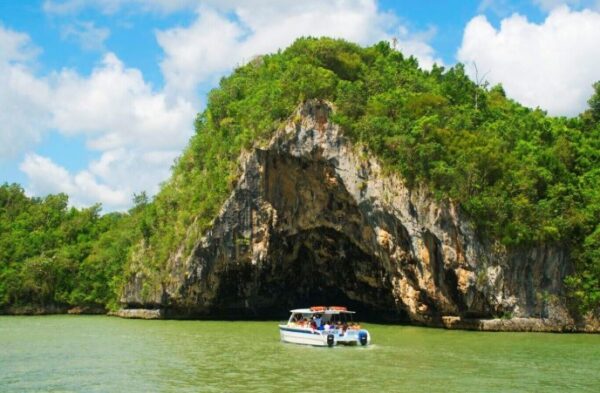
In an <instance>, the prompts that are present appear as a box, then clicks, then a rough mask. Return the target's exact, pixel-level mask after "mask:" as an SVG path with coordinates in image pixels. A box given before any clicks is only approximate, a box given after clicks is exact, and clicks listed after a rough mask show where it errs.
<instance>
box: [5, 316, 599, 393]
mask: <svg viewBox="0 0 600 393" xmlns="http://www.w3.org/2000/svg"><path fill="white" fill-rule="evenodd" d="M366 328H367V329H369V331H370V332H371V334H372V337H373V345H371V346H369V347H335V348H313V347H307V346H299V345H293V344H283V343H281V342H280V341H279V333H278V330H277V323H276V322H206V321H140V320H123V319H117V318H109V317H87V316H46V317H0V392H28V391H44V392H45V391H60V392H116V391H128V392H232V391H244V392H268V391H283V392H296V391H307V390H308V391H311V392H320V391H327V392H336V393H337V392H364V391H379V392H401V391H402V392H412V391H429V392H432V391H440V392H442V391H443V392H455V391H460V392H501V391H503V392H504V391H542V392H550V391H555V392H564V391H578V392H581V391H589V392H597V391H600V372H599V371H598V370H600V335H582V334H578V335H559V334H540V333H480V332H462V331H446V330H439V329H427V328H417V327H406V326H390V325H367V326H366Z"/></svg>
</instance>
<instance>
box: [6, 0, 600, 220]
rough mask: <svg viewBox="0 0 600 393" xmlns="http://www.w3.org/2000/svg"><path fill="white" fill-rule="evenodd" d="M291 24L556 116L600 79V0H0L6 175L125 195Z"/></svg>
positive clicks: (39, 185) (160, 174)
mask: <svg viewBox="0 0 600 393" xmlns="http://www.w3.org/2000/svg"><path fill="white" fill-rule="evenodd" d="M301 35H317V36H318V35H329V36H336V37H342V38H346V39H349V40H352V41H356V42H358V43H360V44H363V45H369V44H372V43H375V42H377V41H379V40H390V39H391V38H392V37H396V38H397V39H398V42H399V49H400V50H401V51H403V52H405V53H408V54H412V55H414V56H415V57H417V59H419V62H420V64H421V65H422V66H423V67H424V68H429V67H431V65H432V64H433V63H434V62H437V63H442V64H443V65H445V66H452V65H453V64H455V63H456V62H457V61H460V62H463V63H465V64H466V65H467V69H468V70H469V72H473V66H472V65H473V63H476V64H477V65H478V68H479V69H480V70H483V71H484V72H487V76H486V78H487V79H488V80H489V82H490V83H492V84H495V83H502V84H503V85H504V87H505V89H506V91H507V93H508V94H509V95H510V96H511V97H513V98H515V99H518V100H519V101H521V102H523V103H525V104H526V105H529V106H532V107H537V106H539V107H541V108H542V109H544V110H547V111H548V112H549V113H550V114H552V115H565V116H573V115H576V114H578V113H579V112H581V111H582V110H583V109H585V105H586V103H585V101H586V100H587V98H588V97H589V96H590V95H591V84H592V83H593V82H594V81H595V80H599V79H600V71H599V70H600V49H599V48H600V45H598V44H597V43H598V42H600V0H566V1H560V0H498V1H490V0H479V1H470V0H469V1H466V0H465V1H434V0H425V1H409V0H397V1H394V0H381V1H375V0H336V1H320V0H306V1H304V2H298V1H291V0H282V1H278V2H272V1H267V0H247V1H234V0H221V1H217V0H87V1H84V0H46V1H8V0H0V182H18V183H20V184H22V185H23V186H24V188H25V189H26V191H27V192H28V193H29V194H30V195H38V196H43V195H45V194H47V193H56V192H66V193H67V194H69V195H70V197H71V201H72V203H73V204H74V205H76V206H86V205H89V204H92V203H94V202H101V203H102V204H103V206H104V207H105V211H110V210H122V209H126V208H127V207H128V206H130V203H131V196H132V194H133V193H134V192H140V191H142V190H146V191H148V192H150V193H151V194H153V193H155V192H156V191H157V190H158V187H159V183H160V182H161V181H164V180H165V179H166V178H167V177H168V175H169V167H170V165H171V164H172V162H173V159H174V158H175V157H176V156H177V155H178V154H179V152H180V151H181V150H182V149H183V148H184V147H185V145H186V142H187V140H188V139H189V137H190V135H191V133H192V122H193V119H194V116H195V114H196V113H197V112H198V111H200V110H202V108H203V105H204V100H205V96H206V92H207V91H208V90H209V89H210V88H212V87H214V86H215V85H216V83H217V82H218V80H219V78H220V77H221V76H223V75H226V74H227V73H228V72H230V71H231V69H232V68H233V67H235V65H237V64H241V63H243V62H245V61H247V60H248V59H249V58H251V57H252V56H253V55H256V54H259V53H264V52H271V51H274V50H277V49H278V48H281V47H285V46H287V45H288V44H289V43H291V42H292V41H293V40H294V39H295V38H296V37H298V36H301Z"/></svg>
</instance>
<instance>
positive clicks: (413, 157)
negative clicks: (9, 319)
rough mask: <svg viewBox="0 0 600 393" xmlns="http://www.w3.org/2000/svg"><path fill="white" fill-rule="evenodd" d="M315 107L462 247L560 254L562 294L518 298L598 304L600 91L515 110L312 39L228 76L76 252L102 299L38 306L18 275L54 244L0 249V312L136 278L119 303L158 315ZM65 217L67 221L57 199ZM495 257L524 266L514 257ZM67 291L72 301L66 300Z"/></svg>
mask: <svg viewBox="0 0 600 393" xmlns="http://www.w3.org/2000/svg"><path fill="white" fill-rule="evenodd" d="M311 99H319V100H325V101H327V102H330V103H331V105H332V108H334V110H333V112H332V113H331V115H330V117H331V119H330V120H329V119H328V120H327V121H328V122H329V121H331V122H332V123H333V124H335V125H336V126H337V127H339V129H340V130H341V131H342V132H343V135H344V138H347V140H348V142H349V143H350V144H351V146H353V149H356V150H357V151H359V152H361V151H362V152H363V153H362V154H364V155H365V156H366V157H374V158H376V161H377V164H378V165H380V166H381V171H380V174H379V175H378V176H380V177H381V178H384V177H385V178H387V177H393V176H397V177H398V178H399V179H401V181H402V184H403V187H406V189H407V190H412V191H415V192H416V191H417V190H425V191H423V192H424V193H426V194H427V198H426V199H427V201H429V203H430V204H438V205H440V206H443V205H448V206H454V207H456V208H457V209H458V211H459V212H460V215H461V217H464V219H461V222H462V221H465V222H467V221H468V223H469V227H472V231H471V232H470V233H471V235H470V236H471V237H470V238H469V239H468V241H469V242H470V243H472V244H473V243H477V244H482V245H487V246H486V247H489V249H497V250H498V249H499V250H501V253H502V254H503V255H511V253H512V254H513V255H522V256H523V255H528V251H527V250H532V249H549V248H551V249H553V250H557V251H556V253H560V255H563V257H560V258H559V259H560V260H561V261H563V262H561V263H562V264H563V266H562V269H563V270H565V275H566V277H563V278H561V280H560V282H559V283H558V284H560V286H561V288H555V289H556V291H554V292H553V293H549V292H545V291H544V290H542V289H541V288H539V291H537V292H539V293H533V295H531V294H529V295H527V296H529V297H531V296H533V297H534V298H535V297H539V299H538V300H537V303H540V302H543V303H547V302H548V297H549V296H550V295H553V296H560V297H561V298H564V300H565V301H566V302H567V303H568V308H569V310H570V312H572V313H573V312H575V311H576V310H578V311H579V312H580V313H585V312H588V311H590V310H595V309H596V310H597V308H598V305H599V303H600V254H599V252H598V250H600V224H599V223H600V192H599V191H598V189H597V185H598V184H600V165H599V161H598V160H599V158H600V157H599V156H600V106H599V103H600V85H598V84H597V85H596V94H595V95H594V97H592V98H591V99H590V109H589V110H588V111H586V112H584V113H582V114H581V115H580V116H579V117H577V118H571V119H567V118H553V117H549V116H547V115H546V114H545V113H544V112H543V111H541V110H539V109H530V108H526V107H523V106H521V105H519V104H518V103H517V102H514V101H512V100H510V99H509V98H507V97H506V95H505V93H504V91H503V89H502V87H501V86H494V87H491V88H487V86H477V85H475V84H474V83H473V82H471V81H470V80H469V79H468V77H467V76H466V75H465V70H464V67H463V66H462V65H457V66H455V67H453V68H451V69H449V70H445V69H443V68H440V67H434V68H433V69H432V70H431V71H423V70H421V69H420V68H419V67H418V64H417V62H416V60H415V59H414V58H405V57H404V56H403V55H402V54H401V53H399V52H397V51H395V50H392V49H391V48H390V47H389V45H388V44H387V43H380V44H377V45H375V46H372V47H368V48H362V47H359V46H357V45H354V44H351V43H348V42H345V41H341V40H331V39H311V38H306V39H300V40H298V41H296V42H295V43H294V44H293V45H292V46H290V47H289V48H287V49H286V50H285V51H282V52H280V53H276V54H272V55H266V56H260V57H256V58H255V59H253V60H252V61H251V62H250V63H249V64H247V65H245V66H243V67H240V68H238V69H236V70H235V71H234V72H233V74H232V75H231V76H229V77H227V78H224V79H223V80H222V81H221V83H220V86H219V88H217V89H215V90H213V91H212V92H211V93H210V95H209V99H208V103H207V108H206V110H205V111H204V112H203V113H201V114H199V115H198V117H197V119H196V122H195V127H196V134H195V135H194V136H193V137H192V139H191V141H190V144H189V146H188V147H187V149H186V150H185V151H184V152H183V154H182V156H181V157H180V158H179V159H178V160H177V162H176V163H175V165H174V167H173V174H172V177H171V179H170V180H169V181H168V182H166V183H165V184H164V185H163V186H162V188H161V191H160V192H159V194H158V195H157V196H156V197H155V198H154V200H153V201H152V202H150V203H148V202H146V201H145V200H142V201H138V202H139V203H138V204H137V205H136V208H134V209H133V210H132V212H130V214H129V215H127V216H125V217H123V218H122V221H123V222H122V223H120V224H114V229H111V228H106V229H105V231H106V232H105V233H104V232H103V234H101V235H100V234H95V235H94V239H95V241H96V243H95V244H94V243H92V244H91V245H90V247H91V248H89V250H91V251H89V250H88V252H86V253H85V255H84V254H82V255H76V256H73V257H72V260H73V266H72V267H71V268H69V269H71V270H69V269H66V268H65V269H66V270H65V271H66V272H67V273H65V275H67V276H68V275H69V273H68V272H72V274H79V271H81V270H82V269H83V266H85V263H86V262H85V261H91V262H87V263H88V264H90V263H91V264H93V265H94V266H95V267H94V269H96V270H97V271H102V272H107V275H104V276H102V275H100V276H98V277H99V278H98V281H99V283H98V285H99V286H100V287H102V288H104V289H103V290H104V291H105V290H106V289H107V284H106V282H107V281H110V282H112V283H113V284H111V285H110V286H109V287H108V293H110V295H106V294H104V295H102V296H100V295H98V296H96V297H88V298H87V299H83V298H82V297H81V296H79V297H78V296H76V295H73V294H74V293H75V294H76V293H77V292H76V289H75V288H76V286H77V284H76V283H77V282H79V281H77V280H76V281H75V283H72V284H68V283H67V284H58V286H57V287H56V288H55V289H54V290H50V291H46V292H43V293H44V295H43V297H39V296H38V297H36V296H33V295H31V294H30V292H27V291H26V290H24V289H22V288H21V289H19V288H18V287H19V285H21V284H20V283H21V281H20V280H21V279H20V278H19V277H22V275H24V274H26V273H27V272H28V270H27V269H32V268H31V267H29V266H30V265H31V263H32V262H30V261H31V260H32V258H36V257H38V256H39V255H49V254H55V253H56V250H58V249H60V247H59V246H57V245H56V244H54V243H53V244H48V245H46V246H43V247H41V248H39V249H36V250H37V251H33V253H21V254H19V253H17V252H16V251H14V252H8V253H6V252H5V254H6V255H3V256H2V259H0V269H1V273H0V274H2V282H3V283H6V282H15V284H14V285H15V287H14V288H13V287H10V288H8V289H7V286H6V284H3V285H4V287H0V306H3V307H4V308H8V307H10V306H12V305H16V304H40V303H41V304H55V303H56V304H61V305H71V306H73V305H81V304H86V305H95V306H105V305H107V304H109V303H112V304H114V303H115V301H116V300H117V297H118V296H120V295H121V292H120V288H121V286H120V285H119V284H118V283H121V282H126V283H129V284H128V285H129V288H128V287H127V286H126V293H125V299H126V298H127V290H130V289H131V283H132V282H135V285H137V287H136V288H134V290H135V291H137V294H136V296H137V297H136V301H134V302H130V301H126V303H127V304H128V305H130V306H134V305H137V306H144V307H146V306H150V307H161V306H165V304H163V303H162V300H163V298H164V293H165V290H166V289H168V288H171V287H177V283H176V282H174V280H175V281H177V280H176V279H175V278H174V275H173V266H172V264H170V263H171V262H172V261H173V260H177V255H179V256H187V255H193V251H194V250H195V249H196V248H197V247H198V241H199V240H198V239H201V238H203V235H206V234H207V232H206V231H207V230H208V229H209V228H211V224H213V223H214V221H213V220H214V219H215V218H216V217H217V216H218V215H219V212H222V210H223V209H222V208H223V205H224V203H225V201H226V200H227V198H228V197H230V195H231V194H232V192H233V191H234V190H235V189H236V186H237V185H238V184H239V181H240V176H242V174H243V173H244V168H243V165H242V163H243V160H242V159H240V157H244V156H247V155H248V154H251V153H252V152H253V151H255V150H256V149H265V148H266V147H267V146H268V144H269V142H270V141H271V140H272V138H273V136H274V135H275V134H276V132H277V131H278V130H281V128H282V127H283V126H285V125H286V124H289V122H290V121H291V122H294V121H300V120H302V119H299V118H296V119H295V118H294V116H298V115H297V114H296V115H293V113H294V110H295V109H296V108H297V107H298V106H299V105H300V104H302V103H304V102H307V100H311ZM296 113H298V112H296ZM367 161H368V160H367ZM367 186H368V184H367V183H366V182H365V186H360V187H367ZM5 188H6V186H5ZM391 191H393V190H391ZM9 200H10V198H8V199H6V198H5V199H3V200H0V207H2V213H1V214H2V216H1V217H0V222H2V225H3V226H4V227H3V232H2V233H3V235H2V236H6V235H5V234H7V233H14V231H15V230H17V229H14V228H13V227H12V224H11V219H12V217H13V216H11V215H10V214H9V213H8V212H9V210H10V209H9V208H8V207H7V206H9V205H10V203H12V202H9ZM61 209H62V210H61V211H66V210H65V209H66V205H65V207H62V208H61ZM59 210H60V209H59ZM73 214H75V213H73ZM102 220H104V218H102ZM123 226H125V227H127V228H129V229H128V230H127V239H128V240H127V241H115V242H107V241H106V240H105V241H104V243H103V246H102V247H100V246H98V244H100V243H99V242H101V241H102V239H106V238H107V237H109V236H113V237H116V238H121V237H120V235H119V233H121V234H122V233H123V229H122V228H123ZM4 228H6V230H5V229H4ZM41 230H42V231H47V230H49V229H48V228H46V227H44V229H41ZM11 231H13V232H11ZM72 241H73V242H74V243H77V242H78V241H79V240H72ZM240 241H241V242H244V241H243V240H240ZM359 243H360V242H355V244H359ZM44 247H45V248H44ZM36 253H38V254H36ZM190 253H192V254H190ZM109 254H110V256H109ZM114 255H118V256H119V258H123V257H124V256H127V257H126V258H123V259H124V261H123V260H121V262H124V264H123V265H119V263H118V262H115V258H114ZM489 256H490V257H493V255H491V254H490V255H489ZM523 258H525V257H523ZM234 260H235V258H234ZM502 261H503V263H512V264H519V263H523V262H522V260H520V259H519V258H516V259H515V258H513V259H511V258H508V257H507V258H505V259H502ZM493 262H494V261H493ZM495 262H497V261H495ZM115 265H118V266H117V268H116V269H115V268H114V267H115ZM61 269H63V268H61ZM473 269H474V270H473V273H474V274H476V273H475V272H477V271H478V270H477V269H476V268H473ZM61 272H62V270H61ZM567 273H568V274H567ZM103 274H104V273H103ZM20 275H21V276H20ZM107 276H108V277H111V278H110V279H108V278H107ZM100 277H101V278H100ZM563 280H564V282H565V283H566V286H565V287H564V288H562V281H563ZM92 281H93V279H92ZM554 284H556V283H553V284H552V286H553V285H554ZM135 285H134V287H135ZM540 285H542V284H540ZM543 285H548V284H547V283H545V284H543ZM11 288H12V289H11ZM15 288H16V289H15ZM59 289H60V291H59ZM63 289H65V291H66V293H70V295H69V296H65V295H60V296H59V292H60V293H63V292H65V291H62V290H63ZM61 291H62V292H61ZM80 291H81V290H80ZM167 292H168V291H167ZM103 293H107V292H106V291H105V292H103ZM358 297H360V296H357V298H358ZM375 297H376V296H375ZM185 299H187V300H186V301H189V299H191V298H190V297H187V298H185ZM540 299H542V300H543V299H545V300H543V301H542V300H540ZM532 301H533V303H536V300H535V299H534V300H532ZM379 306H381V307H384V306H385V305H381V304H380V305H379ZM177 307H179V308H185V307H190V308H193V305H190V304H178V305H177ZM536 307H537V308H536ZM536 307H533V308H532V311H531V312H533V310H537V309H539V304H538V305H537V306H536ZM404 311H406V310H404Z"/></svg>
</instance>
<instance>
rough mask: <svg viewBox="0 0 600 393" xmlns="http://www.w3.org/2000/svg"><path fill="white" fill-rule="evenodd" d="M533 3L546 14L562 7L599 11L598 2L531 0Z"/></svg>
mask: <svg viewBox="0 0 600 393" xmlns="http://www.w3.org/2000/svg"><path fill="white" fill-rule="evenodd" d="M533 3H534V4H535V5H537V6H538V7H539V8H540V9H541V10H543V11H546V12H549V11H552V10H554V9H555V8H560V7H563V6H568V7H572V8H575V9H583V8H588V9H596V10H600V0H533Z"/></svg>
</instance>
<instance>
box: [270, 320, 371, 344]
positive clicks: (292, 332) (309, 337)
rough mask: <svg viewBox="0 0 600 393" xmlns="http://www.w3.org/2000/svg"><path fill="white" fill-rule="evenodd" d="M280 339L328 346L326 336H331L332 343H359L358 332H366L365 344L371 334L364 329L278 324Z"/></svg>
mask: <svg viewBox="0 0 600 393" xmlns="http://www.w3.org/2000/svg"><path fill="white" fill-rule="evenodd" d="M279 334H280V336H281V341H283V342H287V343H293V344H304V345H313V346H319V347H326V346H329V342H328V336H331V337H332V338H333V343H332V344H331V346H333V345H338V344H344V345H361V340H360V334H363V335H365V334H366V344H362V345H368V344H370V343H371V335H370V334H369V332H368V331H366V330H360V331H358V330H353V331H351V330H348V331H346V332H345V333H342V332H341V331H339V330H329V331H324V330H314V329H310V328H301V327H290V326H287V325H279Z"/></svg>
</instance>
